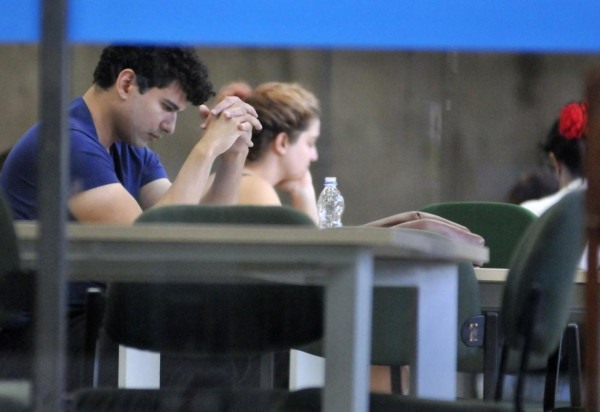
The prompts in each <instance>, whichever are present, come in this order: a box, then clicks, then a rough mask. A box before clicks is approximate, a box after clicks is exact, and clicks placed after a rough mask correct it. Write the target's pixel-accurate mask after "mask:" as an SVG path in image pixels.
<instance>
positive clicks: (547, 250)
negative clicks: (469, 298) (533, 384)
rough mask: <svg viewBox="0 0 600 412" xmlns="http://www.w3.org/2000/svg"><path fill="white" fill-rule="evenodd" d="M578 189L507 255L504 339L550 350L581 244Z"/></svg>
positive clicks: (567, 299) (538, 351) (540, 351)
mask: <svg viewBox="0 0 600 412" xmlns="http://www.w3.org/2000/svg"><path fill="white" fill-rule="evenodd" d="M583 205H584V192H583V191H576V192H573V193H570V194H568V195H566V196H565V197H564V198H562V199H561V200H560V201H559V202H558V203H556V204H555V205H554V206H552V207H551V208H550V209H548V210H547V211H546V212H545V213H544V214H543V215H542V216H540V217H539V219H538V220H537V221H535V222H534V223H533V224H532V225H531V226H530V227H529V229H528V231H527V233H526V234H525V236H523V239H522V240H521V242H520V244H519V246H518V248H517V250H516V253H515V255H514V256H513V259H512V262H511V265H510V270H509V273H508V276H507V279H506V284H505V287H504V292H503V298H502V299H503V300H502V311H501V322H502V326H503V330H504V333H505V338H506V343H507V344H508V345H509V346H510V347H512V348H515V349H519V350H521V349H522V348H521V345H522V344H523V342H524V340H525V338H527V340H528V344H529V350H530V352H531V353H532V354H535V355H540V356H548V355H550V354H551V353H552V352H553V351H554V350H555V349H556V348H557V347H558V343H559V341H560V339H561V336H562V333H563V331H564V327H565V325H566V322H567V318H568V314H569V303H570V300H571V295H572V291H573V285H574V274H575V272H576V268H577V263H578V262H579V260H580V259H581V255H582V253H583V249H584V245H585V236H584V225H583V216H584V214H583Z"/></svg>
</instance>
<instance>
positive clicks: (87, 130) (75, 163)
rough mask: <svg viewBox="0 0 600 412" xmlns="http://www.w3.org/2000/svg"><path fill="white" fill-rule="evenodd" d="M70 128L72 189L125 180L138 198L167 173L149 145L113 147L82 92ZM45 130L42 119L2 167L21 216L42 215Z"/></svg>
mask: <svg viewBox="0 0 600 412" xmlns="http://www.w3.org/2000/svg"><path fill="white" fill-rule="evenodd" d="M69 132H70V136H71V145H70V156H71V157H70V162H71V165H70V179H71V180H70V188H69V194H70V195H74V194H76V193H77V192H80V191H84V190H90V189H93V188H95V187H99V186H104V185H108V184H111V183H121V184H122V185H123V187H125V189H126V190H127V191H128V192H129V193H130V194H131V195H132V196H133V197H134V198H136V199H137V198H138V195H139V191H140V188H141V187H142V186H144V185H145V184H147V183H150V182H152V181H154V180H156V179H160V178H166V177H167V174H166V172H165V169H164V167H163V166H162V164H161V163H160V160H159V159H158V156H157V155H156V154H155V153H154V152H152V151H151V150H150V149H148V148H139V147H132V146H130V145H127V144H125V143H122V142H116V143H114V144H113V145H112V146H111V147H110V150H109V151H107V150H106V148H105V147H104V146H102V144H101V143H100V141H99V140H98V134H97V133H96V127H95V126H94V122H93V120H92V115H91V113H90V111H89V109H88V107H87V106H86V104H85V102H84V100H83V99H82V98H81V97H78V98H77V99H75V100H74V101H73V102H72V103H71V106H70V107H69ZM39 133H40V126H39V124H36V125H35V126H33V127H32V128H31V129H29V131H27V133H25V135H24V136H23V137H22V138H21V139H20V140H19V141H18V142H17V143H16V144H15V146H14V147H13V148H12V149H11V151H10V154H9V155H8V157H7V159H6V162H5V163H4V166H3V167H2V172H1V173H0V187H2V190H3V191H4V194H5V196H6V198H7V200H8V202H9V204H10V206H11V208H12V211H13V215H14V218H15V219H21V220H36V219H37V218H38V210H37V187H38V176H37V168H36V164H37V157H38V150H37V142H38V138H39ZM71 219H72V220H73V218H72V216H71Z"/></svg>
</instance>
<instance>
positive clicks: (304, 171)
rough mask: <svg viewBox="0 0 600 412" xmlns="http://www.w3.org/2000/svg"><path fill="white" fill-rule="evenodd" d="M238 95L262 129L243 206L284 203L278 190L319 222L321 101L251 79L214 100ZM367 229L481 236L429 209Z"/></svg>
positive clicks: (293, 87)
mask: <svg viewBox="0 0 600 412" xmlns="http://www.w3.org/2000/svg"><path fill="white" fill-rule="evenodd" d="M226 96H238V97H240V98H242V99H243V100H244V101H245V102H246V103H248V104H250V105H251V106H252V107H254V109H255V110H256V113H257V114H258V116H259V119H261V124H262V129H261V130H254V131H253V132H252V144H253V145H252V147H251V148H250V149H249V153H248V157H247V159H246V162H245V165H244V170H243V176H242V181H241V185H240V198H239V201H240V203H242V204H259V205H260V204H262V205H281V204H282V200H281V198H280V196H279V193H278V192H284V193H287V194H289V198H290V202H291V206H293V207H295V208H296V209H298V210H300V211H302V212H304V213H306V214H307V215H308V216H309V217H311V218H312V219H313V220H314V221H315V223H317V212H316V192H315V188H314V185H313V181H312V174H311V172H310V165H311V164H312V163H313V162H316V161H317V160H318V150H317V142H318V139H319V136H320V128H321V119H320V114H321V110H320V104H319V101H318V99H317V98H316V97H315V95H314V94H313V93H311V92H310V91H308V90H306V89H305V88H304V87H302V86H301V85H299V84H297V83H285V82H267V83H263V84H261V85H259V86H257V87H256V88H254V89H252V87H250V86H249V85H248V84H247V83H244V82H239V81H238V82H234V83H230V84H228V85H226V86H224V87H223V88H222V89H221V90H220V92H219V94H218V96H217V98H216V101H220V100H222V99H224V98H226ZM363 226H368V227H407V228H413V229H423V230H430V231H434V232H437V233H440V234H442V235H445V236H448V237H451V238H454V239H457V240H462V241H466V242H470V243H475V244H483V243H484V240H483V239H482V238H481V236H479V235H477V234H474V233H471V232H470V231H469V230H468V229H467V228H465V227H464V226H461V225H458V224H456V223H454V222H451V221H449V220H446V219H443V218H441V217H439V216H435V215H432V214H429V213H423V212H417V211H409V212H402V213H398V214H395V215H391V216H387V217H384V218H382V219H378V220H376V221H373V222H369V223H365V224H364V225H363Z"/></svg>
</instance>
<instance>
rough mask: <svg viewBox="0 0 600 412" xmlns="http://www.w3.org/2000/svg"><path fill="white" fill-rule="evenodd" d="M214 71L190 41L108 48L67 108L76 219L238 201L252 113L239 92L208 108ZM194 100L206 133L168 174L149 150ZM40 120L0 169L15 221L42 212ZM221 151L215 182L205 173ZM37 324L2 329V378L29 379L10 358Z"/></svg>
mask: <svg viewBox="0 0 600 412" xmlns="http://www.w3.org/2000/svg"><path fill="white" fill-rule="evenodd" d="M213 95H214V91H213V87H212V84H211V83H210V81H209V80H208V72H207V69H206V67H205V66H204V64H203V63H202V61H201V60H200V59H199V57H198V56H197V54H196V52H195V51H194V50H193V49H191V48H182V47H153V46H121V45H112V46H108V47H106V48H104V49H103V51H102V53H101V56H100V59H99V62H98V64H97V66H96V69H95V71H94V74H93V83H92V85H91V86H90V88H89V89H88V90H87V91H86V92H85V93H84V94H83V96H81V97H77V98H76V99H75V100H74V101H73V102H72V103H71V105H70V107H69V112H68V118H69V133H70V165H69V171H70V182H71V186H70V191H69V194H68V201H67V204H68V214H69V218H70V219H71V220H76V221H79V222H91V223H120V224H131V223H132V222H134V220H135V219H136V218H137V217H138V216H139V215H140V214H141V213H142V211H143V210H145V209H148V208H151V207H154V206H159V205H168V204H197V203H201V202H202V203H221V204H233V203H236V202H237V200H238V193H239V184H240V180H241V178H240V176H241V173H242V169H243V166H244V161H245V159H246V155H247V153H248V147H249V146H250V145H252V142H251V133H252V130H253V129H260V128H261V125H260V122H259V121H258V119H257V116H256V111H255V110H254V109H253V108H252V107H251V106H250V105H248V104H246V103H244V102H243V101H241V100H240V99H239V98H237V97H228V98H226V99H223V100H222V101H220V102H219V104H217V105H216V106H215V107H214V108H213V109H212V110H209V109H208V107H206V106H205V105H204V103H205V102H206V101H207V100H208V99H209V98H210V97H212V96H213ZM188 102H190V103H191V104H192V105H195V106H198V105H200V116H199V118H198V120H199V123H201V126H202V128H203V129H204V133H203V134H202V136H201V138H200V136H199V140H198V142H197V143H196V144H195V145H194V147H193V148H192V149H191V152H190V153H189V155H188V157H187V159H186V160H185V161H184V163H183V165H182V166H181V168H180V170H179V173H178V174H177V176H176V177H175V178H174V179H173V180H172V181H171V180H169V179H168V177H167V174H166V172H165V169H164V167H163V165H162V164H161V162H160V160H159V158H158V156H157V155H156V154H155V153H154V152H153V151H152V150H150V149H149V148H148V146H149V144H150V143H151V142H153V141H156V140H158V139H161V138H163V137H164V136H167V135H170V134H172V133H173V132H174V131H175V126H176V123H177V115H178V113H180V112H181V111H182V110H184V109H185V108H186V106H187V103H188ZM39 140H40V126H39V124H37V125H35V126H33V127H32V128H31V129H30V130H29V131H27V132H26V133H25V135H24V136H23V137H21V139H20V140H19V141H18V142H17V143H16V144H15V145H14V147H13V148H12V150H11V152H10V154H9V155H8V157H7V159H6V162H5V163H4V165H3V167H2V171H1V172H0V187H1V189H2V191H3V192H4V194H5V195H6V199H7V200H8V202H9V204H10V206H11V208H12V212H13V215H14V217H15V218H16V219H22V220H35V219H37V218H38V202H37V192H38V187H39V186H40V185H41V184H42V182H39V181H38V175H37V172H38V168H37V162H38V157H39V156H38V141H39ZM217 158H220V162H219V166H218V168H217V170H216V175H215V178H214V180H213V181H212V184H211V186H210V189H209V190H207V189H206V188H207V186H208V184H209V180H208V178H209V174H210V171H211V168H212V166H213V163H214V162H215V160H216V159H217ZM89 286H103V285H97V284H90V283H88V282H85V283H83V282H72V283H70V285H69V311H68V313H69V345H70V347H71V349H70V351H69V353H70V355H72V356H73V357H76V356H78V351H80V349H81V348H80V345H81V343H82V340H83V338H82V336H81V334H82V331H83V323H84V319H83V318H84V316H83V315H84V314H83V310H84V302H85V292H86V290H87V288H88V287H89ZM30 336H31V323H28V324H25V325H20V327H18V328H15V329H14V330H7V329H3V330H2V331H1V332H0V376H2V377H4V378H27V377H29V376H30V373H31V371H30V367H31V365H29V364H27V365H22V364H13V363H11V362H12V361H13V360H14V359H16V357H15V356H12V355H13V354H14V351H15V350H27V349H23V348H30V346H31V341H30ZM69 367H70V370H69V373H68V376H69V379H70V381H69V382H68V384H67V388H73V387H76V386H77V382H76V378H77V364H76V363H75V362H73V363H71V362H70V365H69Z"/></svg>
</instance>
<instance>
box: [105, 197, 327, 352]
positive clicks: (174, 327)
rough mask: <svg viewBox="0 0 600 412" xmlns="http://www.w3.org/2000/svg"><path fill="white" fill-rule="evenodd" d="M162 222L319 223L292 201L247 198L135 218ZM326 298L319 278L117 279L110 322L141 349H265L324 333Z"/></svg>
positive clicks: (115, 332) (118, 336)
mask: <svg viewBox="0 0 600 412" xmlns="http://www.w3.org/2000/svg"><path fill="white" fill-rule="evenodd" d="M161 222H162V223H167V222H169V223H216V224H235V225H246V224H255V225H256V224H258V225H303V226H309V227H315V225H314V223H313V222H312V220H311V219H310V218H309V217H308V216H306V215H304V214H302V213H300V212H298V211H297V210H295V209H292V208H288V207H281V206H245V205H238V206H184V205H180V206H166V207H160V208H154V209H151V210H149V211H147V212H145V213H143V214H142V215H141V216H140V218H139V219H138V221H137V222H136V224H144V223H161ZM315 229H316V228H315ZM240 230H243V228H242V227H240ZM167 275H168V274H167ZM217 275H218V274H217ZM322 305H323V290H322V288H321V287H317V286H302V285H280V284H272V283H269V284H266V283H262V284H250V283H247V284H231V283H230V284H141V283H113V284H110V285H109V287H108V293H107V300H106V314H105V329H106V331H107V333H108V334H109V336H111V337H112V338H113V339H114V340H116V341H117V342H119V343H121V344H125V345H127V346H132V347H137V348H140V349H147V350H154V351H161V352H177V353H208V354H210V353H249V352H262V351H270V350H276V349H284V348H290V347H292V346H294V345H298V344H304V343H308V342H310V341H313V340H316V339H319V338H320V337H321V336H322V333H323V306H322Z"/></svg>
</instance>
